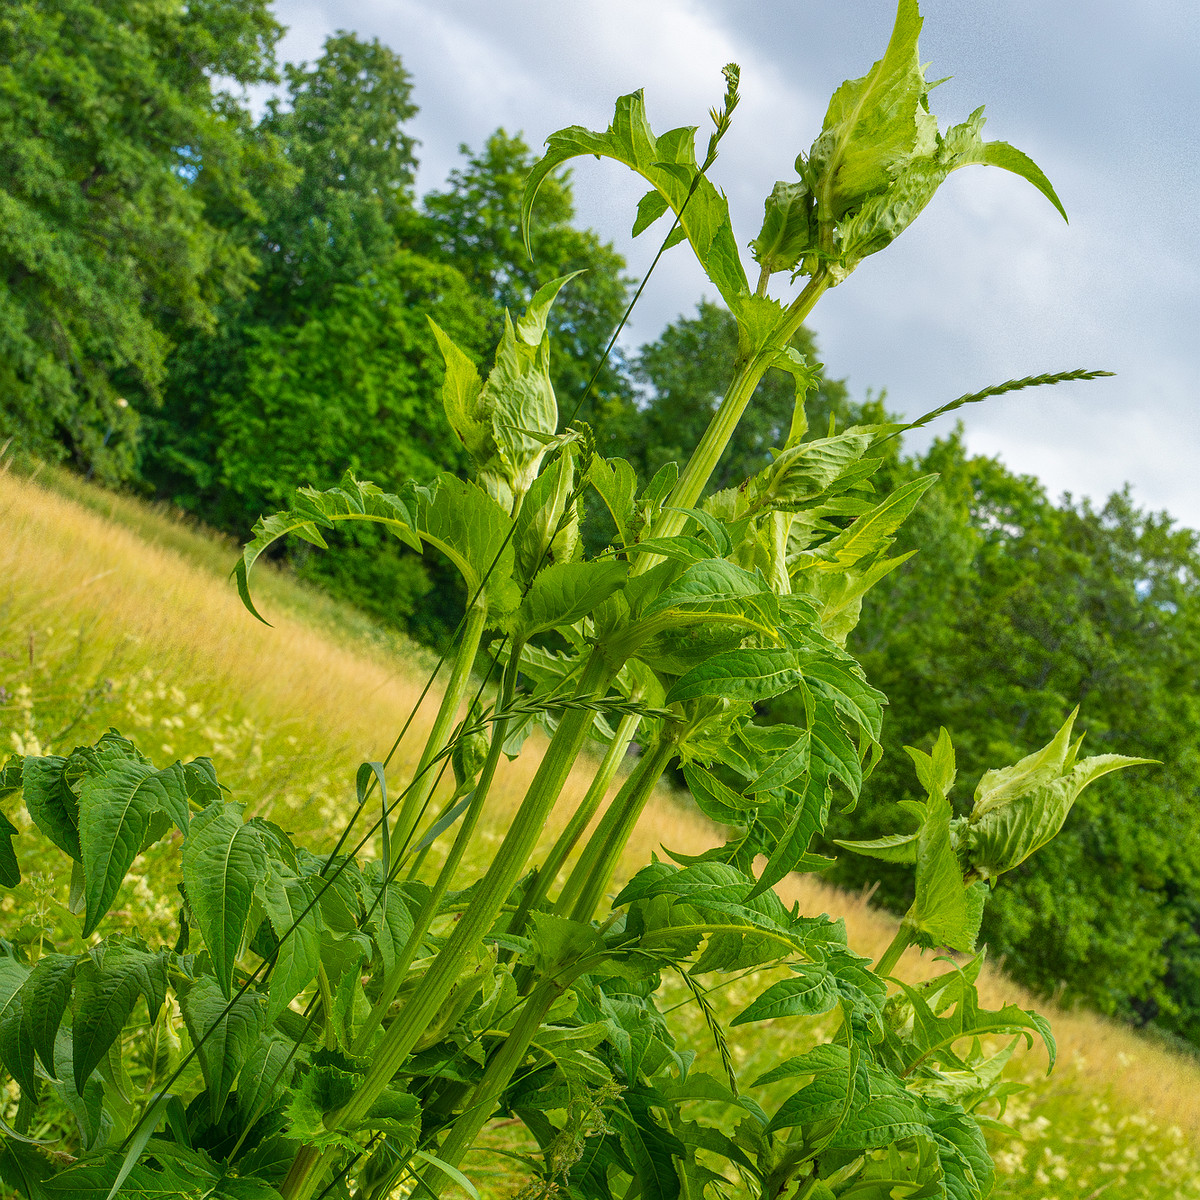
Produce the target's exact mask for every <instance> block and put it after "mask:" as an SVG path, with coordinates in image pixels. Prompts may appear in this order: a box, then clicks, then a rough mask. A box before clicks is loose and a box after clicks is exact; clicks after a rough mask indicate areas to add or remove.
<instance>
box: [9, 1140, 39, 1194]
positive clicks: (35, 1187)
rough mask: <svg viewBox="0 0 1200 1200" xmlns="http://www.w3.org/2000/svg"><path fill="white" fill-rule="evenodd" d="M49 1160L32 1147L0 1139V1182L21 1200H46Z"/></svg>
mask: <svg viewBox="0 0 1200 1200" xmlns="http://www.w3.org/2000/svg"><path fill="white" fill-rule="evenodd" d="M50 1174H51V1167H50V1160H49V1159H48V1158H47V1157H46V1156H45V1155H44V1154H39V1153H38V1152H37V1151H36V1150H35V1149H33V1147H32V1146H25V1145H22V1144H21V1143H20V1142H18V1141H16V1140H15V1139H13V1138H8V1137H6V1138H0V1182H3V1183H4V1184H5V1186H7V1187H9V1188H11V1189H12V1190H13V1192H14V1193H15V1194H16V1195H18V1196H21V1197H23V1200H46V1197H47V1194H48V1193H47V1192H46V1190H45V1187H44V1184H45V1183H46V1181H47V1180H48V1179H49V1178H50Z"/></svg>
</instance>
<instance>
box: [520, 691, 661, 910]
mask: <svg viewBox="0 0 1200 1200" xmlns="http://www.w3.org/2000/svg"><path fill="white" fill-rule="evenodd" d="M641 719H642V718H641V717H640V716H639V715H638V714H637V713H628V714H626V716H624V717H623V718H622V719H621V723H620V724H619V725H618V726H617V730H616V734H615V736H614V737H613V740H612V742H611V743H610V744H609V747H608V750H607V751H606V753H605V755H604V759H603V761H602V762H601V763H600V767H599V769H598V770H597V771H596V775H595V778H594V779H593V780H592V784H591V787H589V788H588V790H587V794H586V795H585V796H584V798H583V799H582V800H581V801H580V803H579V807H578V808H577V809H576V810H575V812H574V813H573V814H572V815H571V819H570V820H569V821H568V822H567V825H566V828H565V829H564V830H563V831H562V833H560V834H559V835H558V841H556V842H555V843H554V847H553V848H552V849H551V851H550V853H549V854H548V855H547V856H546V861H545V862H544V863H543V864H542V865H541V866H540V867H539V868H538V870H537V874H536V875H535V877H534V878H533V879H532V880H531V881H530V884H529V887H528V888H526V889H525V894H524V895H523V896H522V897H521V902H520V903H519V904H518V905H517V910H516V912H515V913H514V914H513V919H512V920H511V921H510V922H509V926H508V932H509V933H516V934H519V933H520V932H521V930H522V928H523V927H524V925H525V918H526V917H527V916H528V915H529V911H530V909H532V908H534V907H535V906H536V905H538V904H540V903H541V902H542V900H544V899H545V898H546V893H547V892H549V890H550V889H551V888H552V887H553V886H554V882H555V880H556V879H557V878H558V873H559V871H561V870H562V866H563V863H565V862H566V860H567V856H568V855H569V854H570V853H571V851H572V850H573V849H574V848H575V843H576V842H577V841H579V839H580V837H581V836H582V835H583V831H584V830H585V829H586V828H587V827H588V825H589V824H590V823H591V820H592V818H593V817H594V816H595V815H596V810H597V809H598V808H599V807H600V802H601V801H602V800H603V799H604V795H605V793H606V792H607V791H608V788H609V785H610V784H611V783H612V781H613V777H614V776H615V775H616V773H617V769H618V768H619V767H620V765H621V763H622V762H623V761H624V758H625V754H626V752H627V751H628V749H629V744H630V742H632V741H633V735H634V734H635V733H636V732H637V727H638V725H639V724H640V723H641Z"/></svg>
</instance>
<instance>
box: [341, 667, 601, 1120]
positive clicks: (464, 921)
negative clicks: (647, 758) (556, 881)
mask: <svg viewBox="0 0 1200 1200" xmlns="http://www.w3.org/2000/svg"><path fill="white" fill-rule="evenodd" d="M610 675H611V673H610V671H609V669H608V668H607V667H606V665H605V663H604V658H603V655H602V654H601V653H600V652H599V651H598V650H595V651H593V653H592V655H591V657H590V658H589V659H588V663H587V666H586V667H585V668H584V671H583V674H582V676H581V677H580V680H579V684H578V687H577V689H576V695H578V696H590V695H592V694H594V693H595V692H596V691H597V690H600V689H602V688H604V687H606V686H607V685H608V682H609V679H610ZM593 718H594V714H593V713H592V712H591V711H590V710H588V709H569V710H567V711H566V712H565V713H564V714H563V718H562V720H561V721H560V722H559V726H558V729H557V730H556V732H555V735H554V737H553V738H552V739H551V742H550V745H549V746H548V747H547V750H546V754H545V756H544V757H543V758H542V761H541V763H540V765H539V766H538V770H537V774H536V775H535V776H534V778H533V781H532V783H531V784H530V786H529V791H528V792H527V793H526V795H525V799H524V801H523V802H522V803H521V807H520V808H519V809H518V810H517V813H516V815H515V816H514V817H513V820H512V824H511V825H510V826H509V830H508V833H507V834H506V835H505V838H504V841H503V843H502V844H501V845H500V847H499V848H498V849H497V851H496V855H495V857H494V858H493V859H492V863H491V866H489V868H488V870H487V872H486V873H485V874H484V876H483V878H482V879H480V881H479V884H478V886H477V888H476V891H475V895H474V897H473V898H472V900H471V903H470V905H469V906H468V908H467V909H466V911H465V912H464V913H463V914H462V916H461V918H460V919H459V921H458V923H457V924H456V925H455V927H454V931H453V933H451V935H450V937H449V939H448V940H447V942H446V944H445V946H443V947H442V949H441V951H440V952H439V953H438V955H437V957H436V958H435V959H434V960H433V963H432V964H431V965H430V968H429V970H428V971H427V972H426V973H425V975H424V977H423V978H422V980H421V982H420V983H419V984H418V985H417V987H416V989H415V990H414V992H413V994H412V996H411V998H410V999H409V1001H408V1003H407V1004H406V1005H405V1007H404V1010H403V1011H402V1012H401V1013H400V1014H399V1015H398V1016H397V1018H396V1019H395V1020H394V1021H393V1022H392V1023H391V1025H389V1026H388V1029H387V1032H386V1033H385V1034H384V1035H383V1038H382V1040H381V1041H380V1042H379V1044H378V1045H377V1046H376V1047H374V1049H373V1051H372V1055H373V1061H372V1065H371V1069H370V1070H369V1071H368V1072H367V1075H366V1078H365V1079H364V1080H363V1083H362V1086H361V1087H360V1088H359V1090H358V1091H357V1092H356V1093H355V1095H354V1097H353V1098H352V1099H351V1100H350V1101H349V1103H347V1104H346V1106H345V1107H344V1108H342V1109H341V1110H340V1111H339V1112H337V1113H335V1114H332V1115H331V1116H330V1118H328V1119H327V1124H329V1125H330V1126H331V1127H333V1128H337V1127H353V1126H354V1125H355V1124H356V1123H357V1122H358V1121H360V1120H362V1118H363V1117H364V1116H365V1115H366V1113H367V1112H368V1111H369V1109H370V1108H371V1105H372V1104H374V1103H375V1101H376V1100H377V1099H378V1098H379V1096H380V1094H381V1093H382V1092H383V1090H384V1089H385V1088H386V1087H387V1086H388V1084H389V1083H390V1082H391V1080H392V1077H393V1076H394V1075H395V1073H396V1072H397V1071H398V1070H399V1069H400V1067H401V1066H402V1065H403V1063H404V1060H405V1059H406V1058H407V1057H408V1055H409V1054H410V1053H411V1051H412V1048H413V1046H414V1045H416V1043H417V1041H418V1040H419V1039H420V1037H421V1035H422V1034H423V1033H424V1032H425V1030H426V1029H427V1028H428V1026H429V1023H430V1022H431V1021H432V1020H433V1019H434V1017H435V1016H436V1015H437V1012H438V1010H439V1009H440V1008H441V1006H442V1004H443V1003H444V1002H445V1000H446V998H447V997H448V996H449V995H450V992H451V991H452V990H453V988H454V985H455V983H457V982H458V979H459V976H460V975H461V974H462V971H463V968H464V967H465V966H466V964H467V962H468V961H469V959H470V957H471V956H472V955H473V954H474V953H475V951H476V949H477V948H478V946H479V945H480V943H481V942H482V941H483V938H484V935H485V934H486V933H487V932H488V930H489V929H491V927H492V925H493V924H494V923H495V921H496V918H497V917H498V916H499V915H500V912H501V910H502V909H503V908H504V904H505V902H506V901H507V900H508V898H509V896H510V895H511V894H512V889H513V887H514V885H515V884H516V882H517V880H518V879H519V878H520V876H521V872H522V871H524V869H525V864H526V862H527V861H528V860H529V856H530V854H531V853H532V852H533V850H534V847H535V846H536V845H537V841H538V838H539V837H540V836H541V833H542V830H543V829H544V828H545V824H546V820H547V818H548V817H549V815H550V811H551V809H552V808H553V807H554V802H555V801H556V800H557V799H558V795H559V793H560V792H561V790H562V787H563V784H564V783H566V780H567V776H568V774H569V773H570V770H571V767H572V766H573V765H574V763H575V759H576V758H577V757H578V755H579V751H580V749H581V748H582V746H583V741H584V738H585V737H586V736H587V730H588V726H589V725H590V724H591V722H592V720H593Z"/></svg>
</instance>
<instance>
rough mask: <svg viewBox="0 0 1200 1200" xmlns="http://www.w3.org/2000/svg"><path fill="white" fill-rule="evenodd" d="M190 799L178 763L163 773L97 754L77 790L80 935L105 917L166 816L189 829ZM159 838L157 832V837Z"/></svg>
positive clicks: (120, 757) (122, 758) (121, 757)
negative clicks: (157, 819)
mask: <svg viewBox="0 0 1200 1200" xmlns="http://www.w3.org/2000/svg"><path fill="white" fill-rule="evenodd" d="M187 811H188V795H187V789H186V786H185V783H184V777H183V769H182V767H180V765H179V764H178V763H176V764H175V765H174V766H172V767H168V768H167V769H166V770H165V771H156V770H155V769H154V767H152V766H149V765H148V764H144V763H141V762H138V761H137V760H136V759H133V758H129V757H125V756H124V755H119V754H116V753H111V752H110V753H101V754H98V755H97V756H96V760H95V764H94V767H93V768H92V769H89V770H88V771H87V773H86V774H85V775H84V776H83V778H82V780H81V781H80V785H79V842H80V851H81V853H82V856H83V876H84V885H83V895H84V919H83V936H84V937H88V936H90V935H91V933H92V932H93V931H94V930H95V929H96V926H97V925H99V923H100V920H101V918H102V917H103V916H104V914H105V913H107V912H108V910H109V908H110V906H111V905H112V902H113V900H114V899H116V895H117V892H118V891H119V890H120V887H121V884H122V883H123V882H124V880H125V873H126V872H127V871H128V870H129V867H130V865H131V864H132V863H133V860H134V859H135V858H136V857H137V855H138V854H139V853H140V852H141V850H142V847H143V845H144V844H145V842H146V839H147V838H148V837H149V836H150V834H151V833H152V832H153V831H154V830H156V829H162V823H161V822H157V823H156V822H154V820H153V818H154V817H155V816H159V815H166V816H168V817H171V818H173V819H175V820H176V821H177V822H178V823H181V830H182V831H186V829H187V825H188V819H187ZM160 836H161V833H160Z"/></svg>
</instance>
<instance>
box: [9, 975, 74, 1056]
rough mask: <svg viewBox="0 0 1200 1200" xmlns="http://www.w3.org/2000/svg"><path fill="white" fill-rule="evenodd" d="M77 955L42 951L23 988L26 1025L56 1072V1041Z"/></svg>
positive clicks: (34, 1042) (38, 1048)
mask: <svg viewBox="0 0 1200 1200" xmlns="http://www.w3.org/2000/svg"><path fill="white" fill-rule="evenodd" d="M76 963H77V959H75V958H74V957H73V956H72V955H67V954H43V955H42V957H41V958H39V959H38V960H37V962H36V963H35V964H34V967H33V970H32V971H30V973H29V978H28V979H26V980H25V984H24V986H23V987H22V989H21V1004H22V1008H23V1009H24V1018H25V1027H26V1030H27V1033H28V1036H29V1040H30V1042H31V1043H32V1045H33V1048H34V1050H35V1051H36V1052H37V1056H38V1058H40V1059H41V1061H42V1066H43V1067H45V1068H46V1072H47V1073H48V1074H49V1075H50V1077H51V1078H54V1076H55V1066H54V1042H55V1039H56V1038H57V1036H58V1029H59V1026H60V1025H61V1024H62V1019H63V1014H64V1013H65V1012H66V1010H67V1004H68V1003H69V1001H70V999H71V985H72V983H73V982H74V979H75V966H76Z"/></svg>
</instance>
